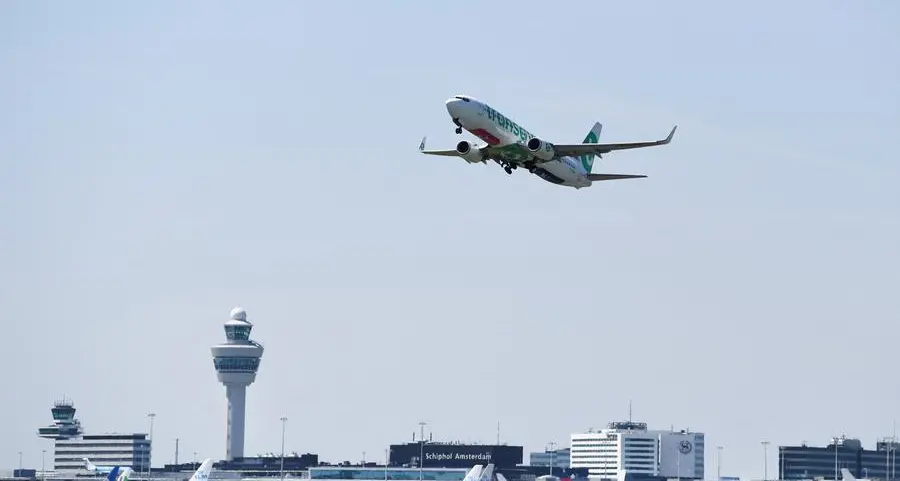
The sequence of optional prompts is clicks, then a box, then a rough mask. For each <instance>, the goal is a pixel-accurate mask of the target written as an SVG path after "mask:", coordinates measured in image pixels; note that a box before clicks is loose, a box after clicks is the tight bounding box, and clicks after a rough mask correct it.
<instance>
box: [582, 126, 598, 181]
mask: <svg viewBox="0 0 900 481" xmlns="http://www.w3.org/2000/svg"><path fill="white" fill-rule="evenodd" d="M602 130H603V124H601V123H600V122H597V123H595V124H594V126H593V127H591V131H590V132H588V134H587V137H585V138H584V142H582V143H583V144H596V143H597V142H599V141H600V132H601V131H602ZM579 160H581V165H582V166H584V170H585V172H587V173H588V174H590V173H591V169H593V168H594V154H585V155H582V156H580V157H579Z"/></svg>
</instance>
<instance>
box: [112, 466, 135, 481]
mask: <svg viewBox="0 0 900 481" xmlns="http://www.w3.org/2000/svg"><path fill="white" fill-rule="evenodd" d="M130 474H131V468H120V467H119V466H113V467H112V469H110V470H109V473H107V474H106V480H107V481H128V476H129V475H130Z"/></svg>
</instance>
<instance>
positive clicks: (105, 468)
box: [81, 458, 131, 474]
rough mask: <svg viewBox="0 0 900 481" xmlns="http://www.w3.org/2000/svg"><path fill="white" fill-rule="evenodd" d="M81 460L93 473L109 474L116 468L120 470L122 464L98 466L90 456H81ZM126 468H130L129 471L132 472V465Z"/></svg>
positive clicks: (85, 467)
mask: <svg viewBox="0 0 900 481" xmlns="http://www.w3.org/2000/svg"><path fill="white" fill-rule="evenodd" d="M81 460H82V461H84V469H86V470H88V471H90V472H92V473H97V474H109V473H111V472H112V471H113V470H114V469H116V470H118V469H120V468H121V467H120V466H97V465H96V464H94V463H92V462H91V460H90V459H88V458H81ZM126 469H128V472H129V473H130V472H131V468H130V467H127V468H126Z"/></svg>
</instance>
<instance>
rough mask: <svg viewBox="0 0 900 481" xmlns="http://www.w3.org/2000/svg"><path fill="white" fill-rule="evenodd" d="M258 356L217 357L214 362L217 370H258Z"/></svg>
mask: <svg viewBox="0 0 900 481" xmlns="http://www.w3.org/2000/svg"><path fill="white" fill-rule="evenodd" d="M259 361H260V358H258V357H215V358H213V364H214V365H215V366H216V371H221V372H256V370H257V369H259Z"/></svg>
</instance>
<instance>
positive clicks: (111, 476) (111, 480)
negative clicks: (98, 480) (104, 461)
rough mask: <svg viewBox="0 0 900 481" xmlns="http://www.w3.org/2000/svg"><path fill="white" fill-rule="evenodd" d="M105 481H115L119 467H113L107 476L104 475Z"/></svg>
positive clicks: (117, 477)
mask: <svg viewBox="0 0 900 481" xmlns="http://www.w3.org/2000/svg"><path fill="white" fill-rule="evenodd" d="M106 479H107V481H116V480H117V479H119V467H118V466H113V468H112V469H110V470H109V474H108V475H106Z"/></svg>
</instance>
